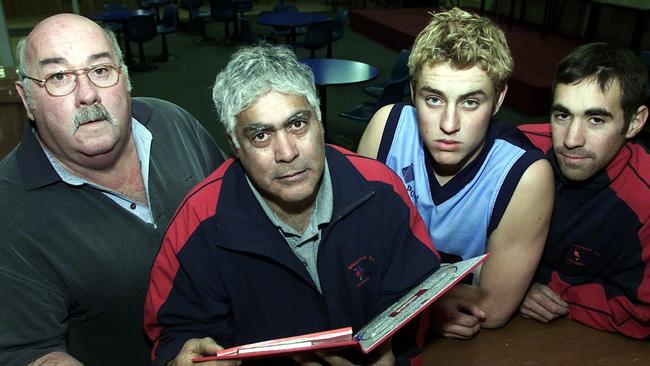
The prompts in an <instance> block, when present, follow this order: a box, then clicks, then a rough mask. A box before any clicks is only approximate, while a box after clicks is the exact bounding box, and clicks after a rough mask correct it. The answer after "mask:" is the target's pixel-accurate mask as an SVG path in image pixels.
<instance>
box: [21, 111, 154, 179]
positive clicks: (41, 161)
mask: <svg viewBox="0 0 650 366" xmlns="http://www.w3.org/2000/svg"><path fill="white" fill-rule="evenodd" d="M131 107H132V108H131V115H132V117H134V118H135V119H137V120H138V121H139V122H140V123H141V124H142V125H144V126H145V127H146V126H147V124H148V123H149V120H150V119H151V115H152V113H153V111H152V110H151V108H150V107H149V106H148V105H147V104H145V103H144V102H142V101H139V100H136V99H132V103H131ZM129 123H130V121H129ZM33 128H35V125H34V121H31V120H29V121H28V123H26V124H25V131H24V132H23V137H22V140H21V141H20V145H19V146H18V148H17V150H16V162H17V165H18V172H19V174H20V178H21V180H22V182H23V186H24V187H25V189H27V190H32V189H37V188H40V187H44V186H47V185H50V184H53V183H56V182H59V181H61V177H59V175H58V174H57V173H56V171H55V170H54V168H53V167H52V164H50V161H49V160H48V159H47V156H46V155H45V152H43V148H42V147H41V144H40V143H39V142H38V140H37V139H36V136H35V135H34V132H32V129H33Z"/></svg>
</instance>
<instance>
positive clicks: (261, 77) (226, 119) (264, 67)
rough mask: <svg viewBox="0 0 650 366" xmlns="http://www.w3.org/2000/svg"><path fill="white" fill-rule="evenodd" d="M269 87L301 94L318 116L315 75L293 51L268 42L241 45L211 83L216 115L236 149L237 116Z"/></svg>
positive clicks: (237, 144) (318, 104)
mask: <svg viewBox="0 0 650 366" xmlns="http://www.w3.org/2000/svg"><path fill="white" fill-rule="evenodd" d="M271 91H276V92H279V93H283V94H292V95H300V96H304V97H305V98H306V99H307V102H308V103H309V105H310V106H311V108H312V109H313V110H314V112H315V113H316V118H317V119H318V121H320V120H321V114H320V101H319V99H318V96H317V95H316V86H315V85H314V75H313V74H312V72H311V70H310V69H309V67H308V66H307V65H304V64H302V63H300V62H298V60H297V59H296V55H295V54H294V53H293V51H291V50H290V49H288V48H286V47H283V46H272V45H268V44H261V45H258V46H251V47H243V48H241V49H239V50H238V51H237V52H235V53H234V54H233V55H232V57H231V58H230V61H229V62H228V65H226V67H225V69H223V70H222V71H221V72H220V73H219V74H217V77H216V79H215V81H214V85H213V87H212V99H213V101H214V105H215V108H216V110H217V115H218V116H219V120H220V121H221V123H222V124H223V126H224V127H225V130H226V133H227V134H228V135H229V136H230V139H231V141H232V143H233V145H234V146H235V148H236V149H238V148H239V142H238V141H237V136H236V134H235V133H234V131H235V125H236V124H237V116H238V115H239V114H240V113H241V112H242V111H243V110H245V109H246V108H248V107H250V106H251V105H252V104H253V103H254V102H255V101H256V100H257V99H258V98H259V97H261V96H263V95H266V94H267V93H269V92H271Z"/></svg>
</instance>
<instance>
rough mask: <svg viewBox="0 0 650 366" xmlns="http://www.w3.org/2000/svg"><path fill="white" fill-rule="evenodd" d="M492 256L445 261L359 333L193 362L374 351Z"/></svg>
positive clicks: (262, 345)
mask: <svg viewBox="0 0 650 366" xmlns="http://www.w3.org/2000/svg"><path fill="white" fill-rule="evenodd" d="M488 255H489V254H484V255H481V256H478V257H474V258H470V259H467V260H464V261H461V262H456V263H445V264H442V265H441V266H440V268H439V269H438V270H437V271H436V272H434V273H433V274H432V275H431V276H429V277H427V278H426V279H425V280H424V281H422V282H421V283H420V284H419V285H418V286H416V287H415V288H413V289H412V290H411V291H409V292H408V293H407V294H406V295H404V296H402V298H400V299H399V300H398V301H397V302H395V303H394V304H393V305H391V306H389V307H388V308H387V309H386V310H384V311H383V312H382V313H381V314H379V315H377V316H376V317H375V318H374V319H372V320H371V321H370V322H369V323H368V324H366V326H364V327H363V328H361V330H359V331H358V332H357V333H356V334H352V328H351V327H344V328H339V329H332V330H327V331H323V332H316V333H309V334H302V335H298V336H294V337H288V338H279V339H273V340H268V341H263V342H257V343H251V344H246V345H243V346H237V347H232V348H228V349H224V350H222V351H219V352H218V353H217V354H216V355H212V356H203V357H196V358H194V359H193V361H194V362H202V361H212V360H229V359H244V358H250V357H270V356H280V355H285V354H290V353H295V352H304V351H313V350H317V349H323V348H341V347H349V346H355V347H357V348H359V349H360V350H361V351H362V352H363V353H370V352H372V350H374V349H375V348H376V347H377V346H378V345H380V344H381V343H382V342H383V341H384V340H386V339H388V338H389V337H390V336H392V335H393V333H395V332H396V331H397V330H398V329H400V328H401V327H402V326H403V325H404V324H406V323H407V322H408V321H409V320H411V319H412V318H413V317H415V316H416V315H418V314H419V313H420V312H422V311H423V310H424V309H426V307H427V306H429V305H430V304H431V303H432V302H434V301H435V300H436V299H438V298H439V297H440V296H442V294H444V293H445V292H446V291H447V290H449V289H450V288H452V287H453V286H454V285H455V284H456V283H458V281H460V280H461V279H462V278H463V277H465V276H467V274H469V273H470V272H472V271H473V270H474V269H475V268H476V267H477V266H478V265H480V264H481V263H483V262H484V261H485V260H486V259H487V257H488Z"/></svg>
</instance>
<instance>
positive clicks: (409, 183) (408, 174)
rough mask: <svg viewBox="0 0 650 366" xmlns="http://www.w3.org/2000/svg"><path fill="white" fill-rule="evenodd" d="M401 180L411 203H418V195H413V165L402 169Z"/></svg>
mask: <svg viewBox="0 0 650 366" xmlns="http://www.w3.org/2000/svg"><path fill="white" fill-rule="evenodd" d="M402 179H404V184H405V185H406V191H407V192H408V194H409V196H410V197H411V200H413V203H414V204H415V203H417V202H418V195H417V194H415V187H414V186H415V182H414V181H415V171H414V169H413V163H411V164H409V165H407V166H405V167H404V168H402Z"/></svg>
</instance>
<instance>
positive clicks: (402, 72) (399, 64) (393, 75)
mask: <svg viewBox="0 0 650 366" xmlns="http://www.w3.org/2000/svg"><path fill="white" fill-rule="evenodd" d="M410 55H411V50H406V49H404V50H401V51H400V52H399V54H398V55H397V58H395V62H393V69H392V70H391V72H390V77H389V78H390V79H392V80H400V79H402V78H403V77H405V76H407V77H408V74H409V67H408V62H409V56H410Z"/></svg>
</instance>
